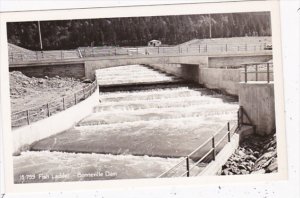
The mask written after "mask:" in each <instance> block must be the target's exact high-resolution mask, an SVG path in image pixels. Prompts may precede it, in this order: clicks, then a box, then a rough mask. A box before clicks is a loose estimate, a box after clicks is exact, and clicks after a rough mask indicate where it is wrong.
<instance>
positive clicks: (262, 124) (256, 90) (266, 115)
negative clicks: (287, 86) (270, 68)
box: [239, 82, 275, 135]
mask: <svg viewBox="0 0 300 198" xmlns="http://www.w3.org/2000/svg"><path fill="white" fill-rule="evenodd" d="M239 104H240V106H243V108H244V110H245V112H246V113H247V114H248V115H249V117H250V119H251V121H252V123H253V124H254V125H256V133H257V134H259V135H268V134H271V133H272V132H273V130H274V129H275V101H274V84H273V83H269V84H268V83H262V82H252V83H240V85H239ZM244 120H246V119H244Z"/></svg>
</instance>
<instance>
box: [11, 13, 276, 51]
mask: <svg viewBox="0 0 300 198" xmlns="http://www.w3.org/2000/svg"><path fill="white" fill-rule="evenodd" d="M38 29H39V28H38V22H37V21H31V22H13V23H8V24H7V36H8V42H10V43H13V44H16V45H18V46H21V47H25V48H28V49H32V50H39V49H40V41H39V30H38ZM40 29H41V36H42V43H43V48H44V50H54V49H75V48H77V47H80V46H110V45H114V46H142V45H147V42H148V41H150V40H152V39H157V40H161V41H162V43H163V44H165V45H175V44H179V43H183V42H186V41H188V40H191V39H194V38H198V39H204V38H210V35H211V37H212V38H225V37H243V36H271V21H270V13H269V12H252V13H230V14H211V15H208V14H202V15H176V16H153V17H126V18H125V17H124V18H102V19H82V20H56V21H40Z"/></svg>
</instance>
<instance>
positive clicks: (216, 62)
mask: <svg viewBox="0 0 300 198" xmlns="http://www.w3.org/2000/svg"><path fill="white" fill-rule="evenodd" d="M271 59H272V55H255V56H253V55H244V56H239V55H236V56H217V57H209V58H208V67H211V68H221V67H226V66H238V65H241V64H246V63H255V62H267V61H269V60H271Z"/></svg>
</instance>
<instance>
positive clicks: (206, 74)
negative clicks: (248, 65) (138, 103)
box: [150, 63, 273, 96]
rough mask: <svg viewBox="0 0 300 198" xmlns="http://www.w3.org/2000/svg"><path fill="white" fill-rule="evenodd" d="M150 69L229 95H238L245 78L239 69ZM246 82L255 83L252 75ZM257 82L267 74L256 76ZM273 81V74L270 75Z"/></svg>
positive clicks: (175, 65)
mask: <svg viewBox="0 0 300 198" xmlns="http://www.w3.org/2000/svg"><path fill="white" fill-rule="evenodd" d="M150 66H151V67H153V68H155V69H158V70H161V71H164V72H167V73H170V74H173V75H175V76H178V77H181V78H183V79H186V80H190V81H193V82H196V83H199V84H201V85H203V86H205V87H207V88H210V89H218V90H222V91H223V92H225V93H227V94H230V95H235V96H238V95H239V87H240V82H243V81H244V79H245V77H244V73H242V70H240V69H225V68H208V67H202V66H200V65H196V64H195V65H193V64H178V63H173V64H172V63H169V64H150ZM247 78H248V81H255V75H254V74H248V77H247ZM258 80H259V81H266V80H267V74H265V73H261V74H258ZM270 80H273V74H271V75H270Z"/></svg>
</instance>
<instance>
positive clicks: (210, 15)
mask: <svg viewBox="0 0 300 198" xmlns="http://www.w3.org/2000/svg"><path fill="white" fill-rule="evenodd" d="M209 38H210V39H211V15H210V14H209Z"/></svg>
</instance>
